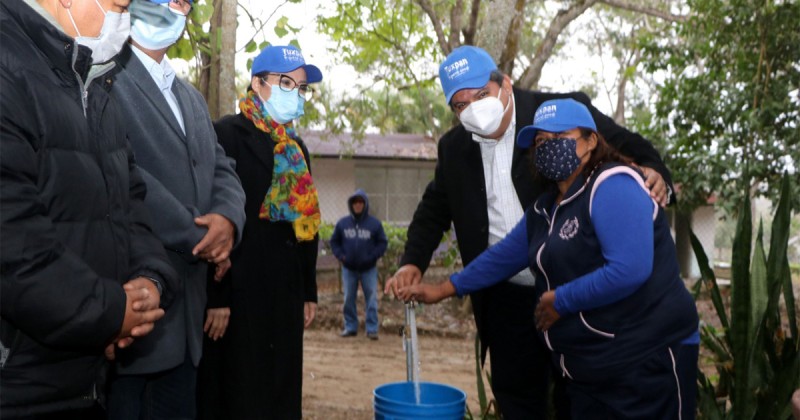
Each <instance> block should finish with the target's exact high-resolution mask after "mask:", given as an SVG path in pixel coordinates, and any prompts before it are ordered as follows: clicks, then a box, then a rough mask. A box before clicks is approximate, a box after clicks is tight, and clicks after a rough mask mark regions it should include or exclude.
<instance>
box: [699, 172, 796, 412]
mask: <svg viewBox="0 0 800 420" xmlns="http://www.w3.org/2000/svg"><path fill="white" fill-rule="evenodd" d="M744 185H747V183H746V182H745V183H744ZM789 194H790V184H789V177H788V176H786V175H784V177H783V182H782V185H781V197H780V202H779V204H778V208H777V211H776V214H775V218H774V220H773V223H772V234H771V240H770V247H769V255H767V254H766V253H765V251H764V244H763V226H761V225H760V226H759V230H758V233H757V235H756V240H755V244H754V245H753V243H752V220H751V219H752V216H751V213H750V199H749V197H748V194H745V195H744V196H745V198H744V203H742V205H741V206H740V207H739V208H740V210H741V213H740V215H739V221H738V225H737V228H736V235H735V237H734V241H733V257H732V265H731V269H732V279H731V298H730V302H724V301H723V298H722V295H721V294H720V291H719V287H718V286H717V280H716V278H715V276H714V272H713V270H712V269H711V267H710V266H709V264H708V258H707V257H706V255H705V252H704V251H703V248H702V245H701V244H700V242H699V241H698V239H697V237H695V235H694V233H692V234H691V241H692V247H693V248H694V252H695V255H696V257H697V262H698V264H699V266H700V271H701V274H702V278H701V279H700V280H699V282H702V286H703V287H705V289H706V290H708V292H709V293H710V295H711V300H712V303H713V305H714V309H715V311H716V313H717V316H718V317H719V320H720V324H721V329H720V330H717V329H715V328H713V327H711V326H708V325H705V326H703V327H702V328H701V331H700V332H701V334H700V336H701V342H702V345H703V346H704V347H705V348H706V349H708V350H709V351H710V352H711V354H712V359H713V361H714V363H715V367H716V371H717V374H716V375H713V376H714V377H715V378H714V379H715V381H712V380H711V378H709V377H706V376H705V375H704V373H703V372H702V370H701V371H699V372H698V381H699V389H698V394H699V395H698V400H697V407H698V412H699V417H701V418H708V419H736V420H740V419H741V420H749V419H788V418H789V417H790V416H791V403H790V400H791V395H792V392H793V391H794V390H795V389H797V388H800V357H799V356H798V355H799V354H800V337H799V336H798V322H797V313H796V309H795V308H796V306H795V299H794V292H793V290H792V281H791V275H790V270H789V262H788V259H787V246H788V240H789V223H790V216H791V201H790V196H789ZM753 248H754V249H753ZM751 258H752V261H751ZM781 292H782V294H783V299H784V303H785V306H786V311H785V313H782V311H781V310H780V306H779V300H780V297H781ZM726 304H727V305H726ZM728 314H730V318H729V316H728ZM782 315H785V316H786V320H787V324H788V331H786V330H785V329H784V328H783V327H782V325H781V316H782Z"/></svg>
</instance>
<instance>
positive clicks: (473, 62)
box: [439, 45, 497, 104]
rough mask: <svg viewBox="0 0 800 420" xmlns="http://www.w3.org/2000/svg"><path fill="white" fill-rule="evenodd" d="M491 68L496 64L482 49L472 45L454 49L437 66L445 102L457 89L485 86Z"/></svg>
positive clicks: (494, 67)
mask: <svg viewBox="0 0 800 420" xmlns="http://www.w3.org/2000/svg"><path fill="white" fill-rule="evenodd" d="M493 70H497V65H496V64H495V63H494V60H493V59H492V57H491V56H490V55H489V53H487V52H486V51H484V50H483V49H481V48H478V47H473V46H472V45H464V46H461V47H458V48H456V49H454V50H453V52H451V53H450V55H448V56H447V58H445V59H444V62H443V63H442V65H441V66H439V81H440V82H441V83H442V90H443V91H444V96H445V99H446V100H447V103H448V104H449V103H450V99H452V98H453V95H455V94H456V92H458V91H459V90H462V89H479V88H482V87H484V86H486V84H487V83H489V76H490V75H491V74H492V71H493Z"/></svg>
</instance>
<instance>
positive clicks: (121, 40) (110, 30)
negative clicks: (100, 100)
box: [67, 0, 131, 64]
mask: <svg viewBox="0 0 800 420" xmlns="http://www.w3.org/2000/svg"><path fill="white" fill-rule="evenodd" d="M95 3H97V7H99V8H100V10H101V11H102V12H103V14H104V15H105V19H103V26H102V28H100V35H98V36H96V37H88V36H81V31H79V30H78V25H76V24H75V19H73V17H72V12H71V11H70V9H67V15H68V16H69V20H71V21H72V26H73V27H74V28H75V33H77V34H78V36H77V37H75V41H76V42H77V43H78V44H80V45H83V46H86V47H89V48H90V49H91V50H92V64H97V63H105V62H106V61H109V60H111V59H112V58H114V56H115V55H117V54H118V53H119V52H120V51H121V50H122V46H123V45H125V41H127V40H128V35H130V33H131V15H130V14H128V13H116V12H106V11H105V10H103V6H101V5H100V2H99V1H98V0H95Z"/></svg>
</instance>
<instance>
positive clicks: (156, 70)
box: [131, 45, 186, 134]
mask: <svg viewBox="0 0 800 420" xmlns="http://www.w3.org/2000/svg"><path fill="white" fill-rule="evenodd" d="M131 49H132V50H133V53H134V54H136V57H139V61H141V62H142V65H144V68H145V69H147V72H148V73H150V77H152V78H153V81H154V82H156V86H158V88H159V89H160V90H161V94H162V95H164V99H166V100H167V104H168V105H169V109H171V110H172V113H173V114H174V115H175V118H176V119H177V120H178V125H180V126H181V130H182V131H183V134H186V128H185V127H184V126H183V115H182V114H181V107H180V105H178V98H176V97H175V94H174V93H173V92H172V83H173V82H175V70H173V69H172V66H170V65H169V61H168V60H167V57H166V56H165V57H164V59H163V60H161V63H157V62H156V60H153V59H152V58H150V56H149V55H147V54H145V52H144V51H142V50H140V49H139V48H138V47H136V46H135V45H131Z"/></svg>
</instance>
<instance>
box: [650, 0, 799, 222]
mask: <svg viewBox="0 0 800 420" xmlns="http://www.w3.org/2000/svg"><path fill="white" fill-rule="evenodd" d="M688 6H689V7H690V8H691V11H692V14H691V18H690V19H689V20H688V21H686V22H685V23H682V24H677V25H675V26H674V27H672V28H671V31H672V32H671V33H667V34H664V36H662V37H660V38H653V39H650V40H648V42H646V43H645V51H646V58H645V60H644V62H645V63H646V66H647V69H648V71H650V72H657V71H661V72H664V73H663V74H665V75H666V80H665V81H664V82H663V84H662V85H661V87H660V88H659V93H658V97H657V98H658V99H657V103H656V117H657V118H656V122H657V125H656V127H654V128H655V129H656V130H657V132H658V133H662V134H664V135H667V136H669V138H670V140H671V141H670V142H669V143H668V145H667V150H666V153H665V155H666V158H667V164H668V166H669V167H670V169H672V170H673V175H674V180H675V181H676V182H677V183H681V187H682V191H681V196H680V199H681V203H680V204H681V205H682V206H684V207H685V208H687V209H693V208H695V207H696V206H698V205H701V204H703V203H705V200H706V199H707V198H708V197H709V196H711V195H712V194H714V195H716V196H717V197H718V198H719V201H718V202H723V203H725V202H727V203H739V202H741V197H742V193H743V191H745V190H743V189H740V188H738V186H737V185H736V183H735V182H733V180H735V179H737V178H740V177H742V175H743V174H742V168H743V167H744V165H745V163H748V164H749V168H750V172H751V173H750V179H751V182H752V184H751V185H763V186H764V187H763V188H760V189H759V190H758V194H759V195H766V196H768V197H769V198H771V199H772V200H773V201H777V195H778V191H779V184H780V177H781V174H782V173H783V172H784V171H785V170H789V171H792V173H793V174H792V175H791V177H792V178H793V179H794V182H793V186H792V190H793V192H794V194H793V196H792V198H791V200H792V201H794V204H795V205H797V204H798V201H799V200H800V198H799V197H800V172H798V171H797V170H796V167H794V166H793V165H792V163H791V162H798V161H800V148H799V147H798V146H800V112H797V109H798V108H800V93H798V90H797V89H798V86H800V66H798V65H797V63H799V62H800V48H798V47H797V46H798V45H800V31H798V30H797V22H798V21H800V2H797V1H776V0H766V1H762V2H752V1H749V0H689V1H688ZM729 210H732V209H729Z"/></svg>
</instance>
